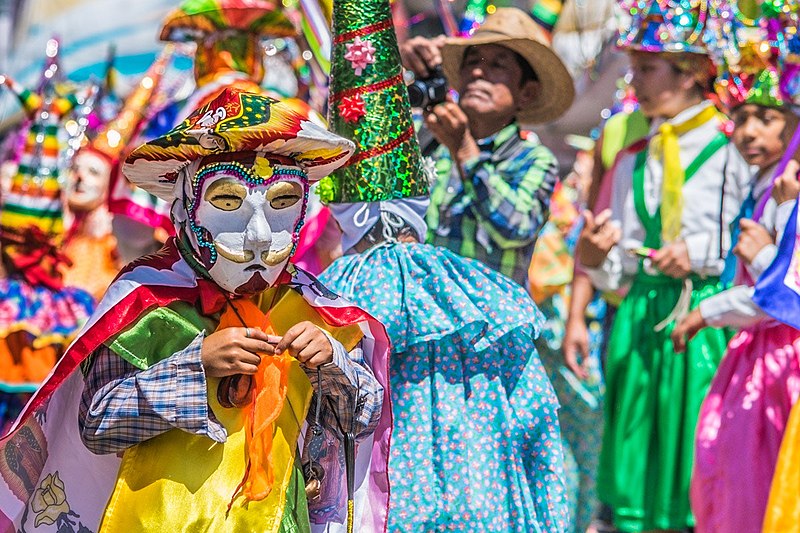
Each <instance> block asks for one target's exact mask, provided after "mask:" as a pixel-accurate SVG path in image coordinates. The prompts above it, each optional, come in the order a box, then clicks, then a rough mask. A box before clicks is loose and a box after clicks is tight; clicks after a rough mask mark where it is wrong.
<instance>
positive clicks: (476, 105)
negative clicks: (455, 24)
mask: <svg viewBox="0 0 800 533" xmlns="http://www.w3.org/2000/svg"><path fill="white" fill-rule="evenodd" d="M460 77H461V87H459V94H460V99H459V106H461V109H463V110H464V112H465V113H466V114H467V115H468V116H470V117H471V118H472V117H477V116H480V117H484V118H486V119H499V120H504V119H506V118H508V119H511V118H513V117H515V116H516V114H517V112H518V111H519V110H520V109H521V108H522V107H523V106H525V105H527V104H529V103H530V102H531V101H533V99H534V98H535V96H536V91H537V89H538V83H537V82H535V81H532V80H528V81H525V82H524V83H523V82H522V68H521V67H520V65H519V63H518V61H517V56H516V54H515V53H514V52H513V51H511V50H510V49H508V48H505V47H503V46H500V45H496V44H483V45H478V46H472V47H470V48H467V51H466V52H465V53H464V59H463V61H462V62H461V73H460Z"/></svg>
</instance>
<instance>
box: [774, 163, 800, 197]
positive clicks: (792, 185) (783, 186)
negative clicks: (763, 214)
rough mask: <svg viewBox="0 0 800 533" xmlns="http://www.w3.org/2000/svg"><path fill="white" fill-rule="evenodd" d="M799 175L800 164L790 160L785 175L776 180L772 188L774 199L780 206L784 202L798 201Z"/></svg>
mask: <svg viewBox="0 0 800 533" xmlns="http://www.w3.org/2000/svg"><path fill="white" fill-rule="evenodd" d="M798 173H800V163H798V162H797V161H795V160H794V159H790V160H789V163H788V164H787V165H786V170H784V171H783V174H781V175H780V176H778V177H777V178H775V186H774V187H773V188H772V197H773V198H774V199H775V201H776V202H778V205H780V204H782V203H783V202H789V201H791V200H797V196H798V195H800V181H798V177H797V174H798Z"/></svg>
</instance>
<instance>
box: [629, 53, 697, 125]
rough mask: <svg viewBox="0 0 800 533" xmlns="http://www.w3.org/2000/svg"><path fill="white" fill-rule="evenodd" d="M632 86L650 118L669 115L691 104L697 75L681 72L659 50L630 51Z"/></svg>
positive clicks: (667, 116)
mask: <svg viewBox="0 0 800 533" xmlns="http://www.w3.org/2000/svg"><path fill="white" fill-rule="evenodd" d="M630 58H631V73H632V74H633V77H632V79H631V86H632V87H633V90H634V91H635V92H636V99H637V100H638V101H639V108H640V109H641V110H642V113H644V114H645V116H646V117H648V118H658V117H661V118H665V119H670V118H673V117H674V116H675V115H677V114H678V113H680V112H681V111H683V110H684V109H686V108H688V107H690V106H691V105H692V104H694V103H695V102H694V101H692V95H693V94H694V93H693V92H692V91H693V87H694V85H695V81H694V78H693V77H692V76H691V75H690V74H687V73H684V72H679V71H677V70H676V68H675V67H674V65H673V64H672V63H670V62H669V61H668V60H666V59H664V58H663V57H661V56H660V55H659V54H653V53H647V52H631V54H630Z"/></svg>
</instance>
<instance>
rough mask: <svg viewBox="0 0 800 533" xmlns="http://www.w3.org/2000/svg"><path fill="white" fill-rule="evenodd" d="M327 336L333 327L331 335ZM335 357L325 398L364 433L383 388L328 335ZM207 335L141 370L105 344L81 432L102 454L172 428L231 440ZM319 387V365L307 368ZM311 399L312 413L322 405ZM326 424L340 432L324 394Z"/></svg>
mask: <svg viewBox="0 0 800 533" xmlns="http://www.w3.org/2000/svg"><path fill="white" fill-rule="evenodd" d="M326 335H327V333H326ZM328 338H329V340H330V341H331V345H332V346H333V361H332V362H331V363H329V364H327V365H323V366H322V367H320V368H321V372H320V375H321V377H322V381H323V395H324V396H323V398H325V397H330V398H331V399H332V400H333V403H334V404H335V405H336V409H337V411H338V413H337V414H338V418H339V420H340V422H341V424H342V426H343V427H344V428H345V429H346V430H347V429H353V430H354V432H355V433H356V435H357V436H364V435H368V434H370V433H371V432H372V431H374V429H375V426H376V425H377V424H378V419H379V418H380V414H381V407H382V405H383V387H381V385H380V384H379V383H378V381H377V380H376V379H375V376H374V375H373V374H372V371H371V370H370V369H369V368H368V367H367V366H366V364H365V363H364V356H363V353H362V351H361V347H360V345H359V346H357V347H356V348H355V349H353V350H352V351H351V352H349V353H348V352H347V351H346V350H345V348H344V346H342V344H341V343H339V342H338V341H336V340H334V339H332V338H331V337H330V336H329V335H328ZM203 339H204V334H203V333H200V334H198V335H197V337H195V339H194V340H193V341H192V342H191V344H189V346H187V347H186V348H185V349H183V350H181V351H179V352H177V353H175V354H173V355H171V356H169V357H167V358H166V359H163V360H162V361H160V362H158V363H156V364H154V365H152V366H150V367H149V368H148V369H147V370H140V369H138V368H136V367H135V366H133V365H131V364H130V363H128V362H127V361H126V360H124V359H123V358H122V357H120V356H118V355H117V354H116V353H114V352H113V351H112V350H111V349H110V348H108V347H107V346H105V345H103V346H101V347H100V348H98V349H97V350H96V351H95V352H94V354H93V360H92V363H91V368H90V369H89V371H88V373H87V375H86V378H85V386H84V390H83V395H82V398H81V407H80V415H79V416H80V420H79V424H80V430H81V438H82V439H83V442H84V444H85V445H86V447H87V448H88V449H89V450H90V451H92V452H93V453H95V454H98V455H99V454H109V453H117V452H121V451H123V450H125V449H127V448H129V447H131V446H133V445H135V444H139V443H140V442H143V441H145V440H147V439H151V438H153V437H156V436H158V435H160V434H162V433H165V432H167V431H169V430H171V429H175V428H177V429H181V430H183V431H186V432H188V433H193V434H196V435H205V436H207V437H209V438H210V439H211V440H214V441H216V442H225V440H226V439H227V433H226V431H225V428H224V427H223V426H222V424H221V423H220V422H219V421H218V420H217V419H216V417H215V416H214V413H213V411H212V410H211V408H210V407H209V405H208V397H207V386H206V376H205V372H204V370H203V365H202V363H201V348H202V343H203ZM302 368H303V369H304V370H305V371H306V374H307V375H308V377H309V379H310V380H311V383H312V385H313V386H314V388H315V390H316V388H317V371H316V370H311V369H307V368H305V367H302ZM316 401H317V395H316V394H314V396H313V397H312V403H311V408H310V409H309V417H313V416H314V413H315V410H316ZM320 418H321V423H322V424H323V425H325V426H326V427H328V428H331V429H333V430H334V431H335V432H337V431H336V430H337V428H338V427H339V426H338V423H337V422H336V417H335V416H334V414H333V412H332V410H331V404H330V402H329V401H325V400H323V402H322V408H321V410H320Z"/></svg>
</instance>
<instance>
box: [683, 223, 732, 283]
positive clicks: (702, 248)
mask: <svg viewBox="0 0 800 533" xmlns="http://www.w3.org/2000/svg"><path fill="white" fill-rule="evenodd" d="M683 242H684V243H685V244H686V251H687V252H688V253H689V262H690V264H691V268H692V272H695V273H697V274H700V275H701V276H719V275H720V274H722V271H723V269H724V268H725V260H724V259H720V257H719V236H718V235H717V234H716V232H713V233H712V232H701V233H695V234H693V235H686V236H685V237H684V238H683Z"/></svg>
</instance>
